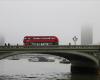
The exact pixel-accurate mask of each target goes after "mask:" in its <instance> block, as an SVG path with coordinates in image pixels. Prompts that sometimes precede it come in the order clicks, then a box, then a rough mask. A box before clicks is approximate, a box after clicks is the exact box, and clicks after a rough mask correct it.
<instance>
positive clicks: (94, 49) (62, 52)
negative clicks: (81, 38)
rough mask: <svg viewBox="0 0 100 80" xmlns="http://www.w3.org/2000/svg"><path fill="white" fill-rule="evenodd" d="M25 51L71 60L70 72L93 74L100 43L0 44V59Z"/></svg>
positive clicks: (97, 66) (99, 67)
mask: <svg viewBox="0 0 100 80" xmlns="http://www.w3.org/2000/svg"><path fill="white" fill-rule="evenodd" d="M27 53H31V54H34V53H35V54H51V55H56V56H60V57H64V58H67V59H69V60H70V62H71V72H72V73H88V74H90V73H92V74H95V73H97V72H98V71H99V70H100V45H59V46H57V45H53V46H21V45H15V46H14V45H8V46H0V59H3V58H6V57H8V56H12V55H17V54H27Z"/></svg>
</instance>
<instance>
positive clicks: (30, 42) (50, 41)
mask: <svg viewBox="0 0 100 80" xmlns="http://www.w3.org/2000/svg"><path fill="white" fill-rule="evenodd" d="M23 43H24V46H48V45H58V44H59V40H58V38H57V37H56V36H25V37H24V40H23Z"/></svg>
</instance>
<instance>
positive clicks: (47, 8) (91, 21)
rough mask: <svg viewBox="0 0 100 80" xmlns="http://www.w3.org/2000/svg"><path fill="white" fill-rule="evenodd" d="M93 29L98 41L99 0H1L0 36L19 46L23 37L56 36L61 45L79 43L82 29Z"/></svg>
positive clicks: (99, 30) (99, 26) (99, 23)
mask: <svg viewBox="0 0 100 80" xmlns="http://www.w3.org/2000/svg"><path fill="white" fill-rule="evenodd" d="M85 25H90V26H91V27H93V32H94V33H93V34H94V43H97V42H100V36H99V35H100V0H0V34H1V35H3V36H4V37H5V40H6V42H7V43H11V44H17V43H19V44H22V43H23V42H22V40H23V37H24V36H26V35H47V36H48V35H49V36H52V35H53V36H58V37H59V40H60V43H61V44H68V43H69V42H71V43H72V44H73V40H72V38H73V36H77V37H78V38H79V39H78V41H77V43H78V44H80V40H81V39H80V38H81V37H80V34H81V27H82V26H85Z"/></svg>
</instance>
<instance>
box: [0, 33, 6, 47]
mask: <svg viewBox="0 0 100 80" xmlns="http://www.w3.org/2000/svg"><path fill="white" fill-rule="evenodd" d="M4 44H5V39H4V37H3V36H2V35H0V46H3V45H4Z"/></svg>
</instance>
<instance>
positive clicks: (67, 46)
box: [0, 45, 100, 49]
mask: <svg viewBox="0 0 100 80" xmlns="http://www.w3.org/2000/svg"><path fill="white" fill-rule="evenodd" d="M1 48H71V49H84V48H85V49H89V48H90V49H92V48H93V49H94V48H96V49H97V48H98V49H100V45H52V46H23V45H8V46H0V49H1Z"/></svg>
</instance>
